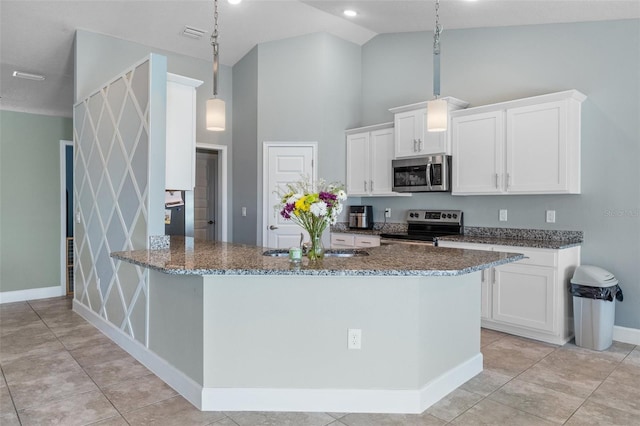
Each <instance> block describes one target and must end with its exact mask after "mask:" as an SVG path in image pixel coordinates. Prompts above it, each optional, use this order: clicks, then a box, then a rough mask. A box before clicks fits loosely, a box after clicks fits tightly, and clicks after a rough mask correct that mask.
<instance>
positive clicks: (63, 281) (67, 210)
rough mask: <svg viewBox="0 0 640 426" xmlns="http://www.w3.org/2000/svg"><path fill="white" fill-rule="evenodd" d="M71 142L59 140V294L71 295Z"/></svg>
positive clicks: (72, 257)
mask: <svg viewBox="0 0 640 426" xmlns="http://www.w3.org/2000/svg"><path fill="white" fill-rule="evenodd" d="M73 259H74V250H73V142H72V141H66V140H61V141H60V287H61V288H60V294H62V295H64V294H66V295H68V296H71V295H73V264H74V262H73Z"/></svg>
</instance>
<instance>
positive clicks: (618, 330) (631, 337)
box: [613, 325, 640, 345]
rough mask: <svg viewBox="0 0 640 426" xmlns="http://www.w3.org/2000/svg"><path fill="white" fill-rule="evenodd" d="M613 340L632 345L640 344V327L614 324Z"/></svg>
mask: <svg viewBox="0 0 640 426" xmlns="http://www.w3.org/2000/svg"><path fill="white" fill-rule="evenodd" d="M613 340H615V341H616V342H622V343H629V344H632V345H640V329H637V328H628V327H620V326H618V325H614V326H613Z"/></svg>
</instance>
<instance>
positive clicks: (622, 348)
mask: <svg viewBox="0 0 640 426" xmlns="http://www.w3.org/2000/svg"><path fill="white" fill-rule="evenodd" d="M633 348H634V345H630V344H628V343H622V342H615V341H614V342H613V344H612V345H611V346H610V347H609V348H608V349H607V350H604V351H594V350H591V349H587V348H582V347H580V346H576V344H575V342H574V341H571V342H569V343H567V344H566V345H564V346H562V347H561V348H560V350H563V351H564V350H567V351H575V352H579V353H582V354H585V355H588V356H596V357H598V358H604V359H607V360H609V361H616V362H620V361H622V360H623V359H624V358H625V357H626V356H627V355H628V354H629V353H630V352H631V351H632V350H633Z"/></svg>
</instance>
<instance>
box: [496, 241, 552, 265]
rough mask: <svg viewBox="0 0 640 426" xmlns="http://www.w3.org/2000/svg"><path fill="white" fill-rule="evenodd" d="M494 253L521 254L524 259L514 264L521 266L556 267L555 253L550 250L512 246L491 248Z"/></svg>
mask: <svg viewBox="0 0 640 426" xmlns="http://www.w3.org/2000/svg"><path fill="white" fill-rule="evenodd" d="M493 249H494V250H495V251H503V252H508V253H522V254H524V255H525V256H526V257H525V259H522V260H519V261H517V262H516V263H517V264H522V265H539V266H549V267H555V266H556V265H557V258H558V257H557V256H556V254H557V252H556V250H550V249H534V248H528V247H527V248H523V247H513V246H493Z"/></svg>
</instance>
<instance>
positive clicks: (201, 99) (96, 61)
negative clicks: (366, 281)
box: [74, 30, 233, 239]
mask: <svg viewBox="0 0 640 426" xmlns="http://www.w3.org/2000/svg"><path fill="white" fill-rule="evenodd" d="M75 42H76V56H75V96H74V99H75V101H77V100H78V99H81V98H82V97H84V96H86V95H87V94H89V93H91V92H93V91H95V90H97V89H99V86H100V85H101V84H103V83H105V82H106V81H108V80H109V79H110V78H112V77H113V76H114V75H117V74H119V73H121V72H122V71H123V70H125V69H126V68H128V67H129V66H130V65H131V64H133V63H136V62H138V61H140V60H141V59H142V58H144V57H145V56H148V55H149V54H150V53H159V54H161V55H163V56H166V57H167V70H168V72H171V73H174V74H179V75H183V76H185V77H191V78H195V79H198V80H202V81H203V82H204V83H203V84H202V85H201V86H200V87H198V89H197V91H196V99H197V100H196V104H197V112H196V114H197V115H196V141H197V142H199V143H209V144H217V145H226V146H229V147H230V148H229V150H228V151H229V164H228V184H229V188H231V187H232V186H231V185H232V174H233V147H232V143H231V140H232V123H233V99H232V86H233V76H232V72H231V68H230V67H227V66H224V65H222V66H221V67H220V74H219V77H220V79H219V81H218V97H219V98H221V99H223V100H224V101H225V103H226V118H227V129H226V130H225V131H224V132H210V131H208V130H207V129H206V128H205V111H206V109H205V108H206V107H205V105H206V102H207V99H209V98H211V97H212V93H213V92H212V86H213V76H212V63H211V62H209V61H203V60H200V59H195V58H191V57H188V56H184V55H179V54H176V53H173V52H169V51H165V50H162V49H156V48H152V47H149V46H145V45H142V44H138V43H134V42H131V41H128V40H122V39H118V38H115V37H110V36H105V35H102V34H96V33H91V32H88V31H82V30H79V31H77V32H76V41H75ZM221 48H222V49H223V48H224V46H221ZM228 198H229V199H228V203H229V205H228V206H227V215H228V218H229V223H228V224H227V226H228V229H229V239H232V238H233V236H232V233H231V229H232V226H231V224H232V221H233V215H232V213H231V205H232V200H233V191H231V190H229V192H228Z"/></svg>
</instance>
